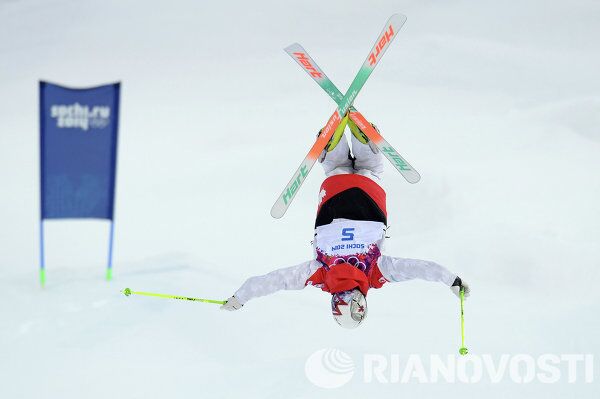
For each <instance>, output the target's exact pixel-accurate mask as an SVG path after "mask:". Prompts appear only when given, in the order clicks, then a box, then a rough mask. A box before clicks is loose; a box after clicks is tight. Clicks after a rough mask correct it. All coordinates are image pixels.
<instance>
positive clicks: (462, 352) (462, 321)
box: [458, 288, 469, 356]
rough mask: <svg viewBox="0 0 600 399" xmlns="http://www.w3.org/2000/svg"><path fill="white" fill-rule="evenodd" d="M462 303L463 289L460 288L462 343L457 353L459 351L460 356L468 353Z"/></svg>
mask: <svg viewBox="0 0 600 399" xmlns="http://www.w3.org/2000/svg"><path fill="white" fill-rule="evenodd" d="M464 303H465V289H464V288H461V289H460V337H461V339H462V341H461V342H462V345H461V346H460V349H459V350H458V353H460V354H461V355H462V356H464V355H466V354H467V353H469V350H468V349H467V347H466V346H465V305H464Z"/></svg>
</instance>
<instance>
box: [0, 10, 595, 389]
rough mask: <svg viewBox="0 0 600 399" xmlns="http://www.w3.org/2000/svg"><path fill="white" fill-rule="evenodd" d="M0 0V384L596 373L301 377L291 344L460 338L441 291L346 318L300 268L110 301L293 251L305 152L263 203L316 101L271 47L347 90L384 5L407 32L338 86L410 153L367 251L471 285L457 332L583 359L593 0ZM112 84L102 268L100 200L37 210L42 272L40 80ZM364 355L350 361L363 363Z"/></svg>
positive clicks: (311, 203) (452, 308) (272, 263)
mask: <svg viewBox="0 0 600 399" xmlns="http://www.w3.org/2000/svg"><path fill="white" fill-rule="evenodd" d="M376 4H377V5H376V6H373V7H367V6H366V5H365V3H364V2H359V1H350V2H348V1H345V2H341V1H331V2H326V3H323V2H317V1H311V0H309V1H304V2H302V3H288V2H277V1H257V2H211V3H205V2H194V1H183V0H182V1H175V2H171V3H169V4H168V5H167V4H166V3H159V2H155V3H152V2H142V1H135V0H130V1H82V2H74V1H66V0H49V1H39V0H20V1H19V0H14V1H0V83H1V86H0V88H1V89H0V181H1V182H2V185H3V190H2V195H0V212H1V219H0V220H1V221H2V223H1V224H0V299H1V300H0V326H1V328H0V376H1V377H0V397H3V398H4V397H6V398H39V397H43V398H80V397H86V398H106V397H111V398H159V397H160V398H162V397H166V396H168V397H177V398H179V397H189V396H192V395H193V396H196V397H210V398H234V397H242V396H244V397H261V398H264V397H273V398H280V397H282V396H286V397H292V398H296V397H298V398H301V397H302V398H304V397H308V396H311V397H317V398H320V397H341V396H348V395H350V394H356V395H372V396H377V397H381V398H386V397H397V396H398V395H404V396H407V397H408V396H411V397H416V396H419V397H439V396H444V397H447V398H454V397H460V398H464V397H475V396H477V397H482V396H485V397H488V398H500V397H506V396H508V395H510V396H512V397H528V398H531V397H535V398H537V397H544V398H559V397H565V396H567V395H568V396H569V397H581V398H591V397H595V396H594V394H593V392H596V393H597V392H598V389H599V387H598V384H599V383H600V382H598V381H600V375H599V374H598V370H600V366H599V365H598V364H597V362H598V359H596V369H595V374H594V375H595V381H594V382H593V383H587V384H586V383H583V382H581V381H578V382H577V383H568V382H567V381H566V379H563V380H561V381H559V382H558V383H556V384H542V383H539V382H534V383H531V384H516V383H514V382H512V381H510V380H508V379H507V380H503V381H501V382H500V383H497V384H492V383H490V382H489V381H486V380H484V381H483V382H481V383H477V384H463V383H454V384H451V383H438V384H419V383H418V382H417V381H415V380H412V381H411V382H410V383H408V384H401V385H400V384H383V383H377V382H372V383H364V382H363V381H362V380H361V378H359V377H360V375H358V376H355V377H356V378H354V379H353V380H352V381H351V382H350V383H349V384H347V385H346V386H344V387H342V388H339V389H337V390H323V389H320V388H317V387H315V386H313V385H312V384H311V383H310V382H309V381H308V380H307V379H306V378H305V375H304V363H305V361H306V359H307V358H308V357H309V356H310V355H311V354H312V353H313V352H314V351H316V350H318V349H320V348H329V347H334V348H339V349H341V350H343V351H345V352H347V353H348V354H349V355H351V356H352V357H353V358H354V359H355V360H358V359H360V357H361V356H363V355H364V354H368V353H379V354H382V355H386V356H388V355H390V354H401V355H402V356H405V355H408V354H420V355H422V356H429V355H431V354H440V355H444V356H445V354H454V353H456V350H457V348H458V344H459V334H458V332H459V331H458V324H457V317H458V316H457V303H456V301H455V299H454V297H453V296H452V295H451V294H450V292H449V291H448V290H447V289H445V288H444V287H441V286H437V285H432V284H427V283H423V282H410V283H405V284H402V285H400V284H398V285H388V286H386V287H384V288H383V289H382V290H381V291H379V292H373V293H372V294H370V296H369V308H370V312H369V319H368V321H367V322H366V323H365V325H364V326H361V328H360V329H358V330H355V331H344V330H341V329H340V328H339V327H337V325H335V323H334V322H333V321H332V320H331V317H330V315H329V312H328V297H327V295H325V294H323V293H321V292H319V291H318V290H316V289H306V290H303V291H302V292H283V293H278V294H276V295H275V296H273V297H270V298H264V299H258V300H256V301H253V302H251V303H249V304H248V305H247V306H246V307H245V308H244V309H243V310H242V311H240V312H235V313H233V314H229V313H228V314H224V313H223V312H220V311H219V310H218V307H217V306H214V305H207V304H198V303H185V302H177V301H168V300H162V299H154V298H141V297H131V298H126V297H124V296H122V295H121V294H120V292H119V290H120V289H122V288H124V287H126V286H129V287H131V288H132V289H137V290H146V291H158V292H165V293H173V294H182V295H190V296H200V297H207V298H219V299H220V298H226V297H228V296H229V295H231V293H232V292H233V291H234V290H235V289H236V288H237V287H238V286H239V284H241V283H242V281H243V280H244V279H245V278H246V277H247V276H249V275H254V274H260V273H264V272H267V271H270V270H272V269H274V268H277V267H282V266H287V265H292V264H296V263H299V262H301V261H304V260H306V259H308V258H310V257H311V247H310V243H309V242H310V239H311V237H312V223H313V215H314V211H315V207H316V198H317V191H318V186H319V184H320V182H321V180H322V178H323V174H322V171H321V170H319V169H318V167H317V168H315V170H314V171H313V172H312V174H311V175H310V177H309V178H308V181H307V182H306V184H305V185H304V187H303V188H302V190H301V192H300V193H299V194H298V196H297V197H296V200H295V203H294V204H293V205H292V207H291V208H290V210H289V212H288V214H287V215H286V216H285V217H284V218H283V219H282V220H273V219H272V218H271V217H270V216H269V209H270V207H271V205H272V203H273V201H274V200H275V199H276V197H277V195H278V194H279V192H280V190H281V189H282V187H283V185H284V184H285V182H287V180H288V178H289V174H290V173H292V171H293V170H294V169H295V168H296V167H297V165H298V163H299V162H300V161H301V159H302V157H303V156H304V155H305V151H306V150H307V149H308V147H309V145H310V141H311V140H312V138H313V137H314V134H315V133H316V131H317V130H318V129H319V128H320V127H321V124H323V123H325V121H326V119H327V117H328V116H329V115H330V114H331V111H332V110H333V107H334V104H333V102H332V101H331V100H330V99H329V98H328V97H327V96H326V95H325V94H324V93H321V92H320V89H319V88H318V87H317V86H316V85H315V84H314V83H312V82H310V81H309V79H307V77H306V76H305V75H304V73H303V72H302V71H301V70H300V69H299V68H298V66H297V65H295V64H294V63H293V61H292V60H290V59H288V56H287V55H286V54H285V53H284V52H283V51H282V50H281V49H282V48H283V47H285V46H286V45H288V44H290V43H292V42H295V41H298V42H300V43H302V44H303V45H304V46H305V48H306V49H307V50H308V51H309V52H310V53H311V55H312V56H313V57H314V58H315V59H316V60H317V62H319V64H320V66H321V67H322V68H323V69H324V70H325V71H326V72H327V73H328V75H329V76H330V77H331V78H332V80H333V81H334V82H336V84H338V85H339V86H340V88H341V89H342V90H343V89H344V88H345V87H347V85H348V84H349V83H350V81H351V80H352V78H353V76H354V73H355V72H356V70H357V68H358V67H359V65H360V63H361V62H362V61H363V60H364V57H365V55H366V52H367V51H368V49H369V48H370V47H371V45H372V42H373V40H374V35H376V34H377V32H379V30H380V29H381V25H382V24H383V22H384V21H385V19H386V18H387V17H388V16H389V15H390V14H392V13H393V12H402V13H404V14H406V15H407V16H408V21H407V23H406V25H405V26H404V28H403V30H402V33H401V36H400V37H399V38H398V40H397V41H396V42H395V43H394V44H393V48H392V49H390V51H389V52H388V53H387V54H386V56H385V60H384V61H383V62H382V64H381V65H380V66H379V67H378V69H377V70H376V71H375V73H374V74H373V76H372V77H371V79H370V81H369V82H368V83H367V85H366V86H365V88H364V90H363V92H362V93H361V94H360V96H359V97H358V99H357V101H356V106H357V107H358V108H359V109H360V110H361V112H363V114H364V115H365V116H366V117H368V118H370V119H371V120H373V121H374V122H375V123H377V125H378V126H379V127H380V129H381V131H382V133H383V134H384V135H385V136H386V138H387V139H388V141H390V142H391V143H393V144H394V145H395V146H396V148H397V149H398V150H399V151H400V152H401V153H402V154H403V155H404V156H405V157H406V158H407V159H408V160H409V161H410V162H411V164H412V165H414V166H415V167H416V168H417V169H418V170H419V171H420V172H421V174H422V176H423V179H422V181H421V182H420V183H419V184H417V185H414V186H411V185H408V184H406V183H405V182H404V181H403V179H402V178H401V177H400V175H398V174H397V173H396V172H394V171H393V169H392V168H391V167H388V169H387V171H388V174H387V176H386V181H385V182H384V186H385V188H386V190H387V192H388V209H389V212H390V220H389V223H390V225H391V226H392V228H391V230H390V233H391V235H392V238H391V239H390V240H388V242H387V247H386V253H388V254H390V255H396V256H405V257H415V258H423V259H431V260H435V261H437V262H439V263H441V264H443V265H445V266H447V267H448V268H450V269H451V270H453V271H454V272H456V273H458V274H459V275H461V276H463V277H464V278H465V279H466V280H467V281H469V283H470V284H471V285H472V288H473V297H472V299H471V300H470V301H469V302H468V303H467V309H466V316H467V343H468V346H469V348H470V350H471V352H472V353H474V354H478V353H479V354H484V353H485V354H491V355H492V356H494V357H499V356H500V355H501V354H504V353H508V354H519V353H521V354H522V353H525V354H531V355H533V356H537V355H540V354H543V353H556V354H563V353H567V354H568V353H582V354H594V355H596V357H598V356H600V344H599V343H598V339H597V337H598V336H599V334H600V322H599V321H598V314H599V311H600V294H599V291H598V288H597V287H598V284H599V283H600V271H599V270H600V268H599V266H600V247H599V246H598V243H597V237H599V236H600V210H599V208H598V205H597V204H598V203H599V201H600V179H599V178H598V171H599V170H600V157H598V153H599V150H600V116H599V115H600V113H599V112H598V110H599V108H600V80H599V79H598V72H597V71H598V70H599V69H600V51H599V50H600V49H599V46H598V40H597V39H598V37H599V35H600V27H598V24H597V21H598V18H599V17H600V4H599V3H598V2H595V1H583V0H577V1H571V2H560V1H553V2H548V1H533V0H527V1H519V2H517V1H511V2H502V3H498V2H494V1H487V0H484V1H478V2H470V1H451V2H436V1H400V2H392V1H380V2H376ZM39 79H45V80H49V81H53V82H59V83H63V84H65V85H69V86H92V85H96V84H101V83H106V82H112V81H117V80H119V81H122V82H123V96H122V119H121V124H120V133H121V137H120V143H119V145H120V153H119V159H118V167H119V170H118V176H117V180H118V182H117V185H118V186H117V204H116V206H117V215H116V218H117V219H116V247H115V251H116V252H115V279H114V281H113V282H111V283H106V282H104V281H103V280H102V276H103V274H104V269H103V268H104V262H105V256H106V238H107V234H108V231H107V226H106V223H105V222H73V221H71V222H49V223H47V227H46V229H47V230H46V231H47V238H48V240H47V250H48V251H47V262H48V286H47V287H46V289H44V290H40V289H39V287H38V285H37V274H36V273H37V266H38V242H37V234H38V232H39V230H38V225H37V219H38V217H39V215H38V206H39V205H38V201H39V199H38V198H39V191H38V149H37V148H38V118H37V111H38V108H37V101H38V97H37V81H38V80H39ZM361 370H362V369H361V368H360V367H358V368H357V373H358V374H360V372H361Z"/></svg>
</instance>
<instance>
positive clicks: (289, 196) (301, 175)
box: [283, 165, 308, 205]
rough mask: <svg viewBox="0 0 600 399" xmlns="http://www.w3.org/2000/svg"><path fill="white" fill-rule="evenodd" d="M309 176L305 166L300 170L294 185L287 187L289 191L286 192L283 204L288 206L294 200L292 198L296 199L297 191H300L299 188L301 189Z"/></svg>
mask: <svg viewBox="0 0 600 399" xmlns="http://www.w3.org/2000/svg"><path fill="white" fill-rule="evenodd" d="M307 175H308V170H307V169H306V166H304V165H303V166H302V168H300V173H298V176H296V178H295V179H294V181H293V183H292V184H290V185H289V186H288V187H287V189H286V190H285V194H284V196H283V202H285V204H286V205H287V203H288V202H289V201H291V200H292V198H294V195H295V194H296V191H298V188H299V187H300V185H301V184H302V182H303V181H304V178H305V177H306V176H307Z"/></svg>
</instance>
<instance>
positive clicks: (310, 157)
mask: <svg viewBox="0 0 600 399" xmlns="http://www.w3.org/2000/svg"><path fill="white" fill-rule="evenodd" d="M404 22H406V16H404V15H402V14H394V15H392V16H391V17H390V18H389V19H388V21H387V22H386V24H385V26H384V28H383V30H382V31H381V33H380V34H379V36H378V37H377V41H376V42H375V45H373V48H372V49H371V51H370V52H369V55H368V56H367V59H366V60H365V62H364V63H363V65H362V66H361V68H360V70H359V71H358V73H357V74H356V77H355V78H354V80H353V81H352V83H351V84H350V88H349V89H348V92H347V93H346V95H345V96H343V97H342V98H341V99H340V101H338V102H337V103H338V107H337V108H336V110H335V111H334V112H333V114H332V115H331V117H330V118H329V120H328V121H327V124H326V125H325V127H324V128H323V131H322V132H321V134H320V135H319V137H318V138H317V140H316V141H315V143H314V144H313V146H312V147H311V149H310V150H309V152H308V154H307V155H306V157H305V158H304V160H303V161H302V163H301V164H300V166H299V167H298V169H297V170H296V172H295V173H294V174H293V175H292V178H291V180H290V181H289V183H288V184H287V185H286V187H285V189H284V190H283V192H282V193H281V195H280V196H279V198H277V201H275V204H273V207H272V208H271V216H273V217H274V218H277V219H279V218H281V217H282V216H283V215H284V214H285V212H286V211H287V209H288V208H289V206H290V204H291V203H292V200H293V199H294V197H295V196H296V194H297V193H298V190H299V188H300V187H301V186H302V184H303V183H304V181H305V179H306V176H307V175H308V173H309V172H310V170H311V169H312V167H313V166H314V165H315V163H316V162H317V159H318V157H319V155H320V154H321V152H322V151H323V149H324V148H325V146H326V145H327V143H328V142H329V140H330V139H331V136H333V133H334V132H335V129H336V128H337V126H338V125H339V124H340V122H341V120H342V118H343V117H344V115H345V114H346V113H347V112H348V110H349V109H350V107H351V106H352V103H353V102H354V99H355V98H356V96H357V95H358V93H359V92H360V90H361V89H362V87H363V86H364V84H365V83H366V81H367V79H368V78H369V76H370V75H371V73H372V72H373V70H374V69H375V67H376V66H377V64H378V63H379V61H380V60H381V57H382V56H383V54H384V53H385V51H386V50H387V49H388V47H389V44H390V43H391V42H392V40H394V38H395V37H396V34H397V32H398V31H399V30H400V28H402V25H404Z"/></svg>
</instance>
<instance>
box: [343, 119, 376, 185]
mask: <svg viewBox="0 0 600 399" xmlns="http://www.w3.org/2000/svg"><path fill="white" fill-rule="evenodd" d="M348 124H349V125H350V130H351V131H352V154H353V155H354V158H355V161H354V169H355V173H356V174H359V175H363V176H367V177H369V178H371V179H373V180H376V181H377V180H381V178H382V177H383V155H381V153H380V152H379V150H378V149H377V147H375V146H374V145H370V144H371V143H370V142H368V138H367V137H366V136H365V135H364V134H363V133H362V132H361V131H360V129H359V128H358V126H356V125H355V124H354V122H352V121H351V120H350V121H348ZM373 127H374V126H373Z"/></svg>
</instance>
